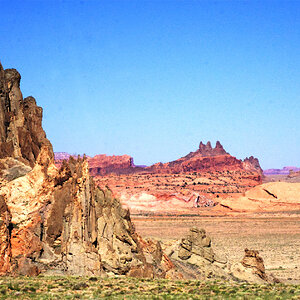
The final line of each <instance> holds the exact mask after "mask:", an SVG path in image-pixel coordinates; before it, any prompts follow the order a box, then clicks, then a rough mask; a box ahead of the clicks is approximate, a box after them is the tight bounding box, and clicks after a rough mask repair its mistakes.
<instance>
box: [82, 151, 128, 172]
mask: <svg viewBox="0 0 300 300" xmlns="http://www.w3.org/2000/svg"><path fill="white" fill-rule="evenodd" d="M88 162H89V170H90V174H91V175H92V176H95V175H106V174H112V173H115V174H122V173H128V172H130V171H131V169H132V168H134V164H133V158H132V157H131V156H129V155H113V156H107V155H105V154H102V155H95V156H94V157H91V158H89V159H88Z"/></svg>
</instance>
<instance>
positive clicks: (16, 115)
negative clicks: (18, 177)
mask: <svg viewBox="0 0 300 300" xmlns="http://www.w3.org/2000/svg"><path fill="white" fill-rule="evenodd" d="M20 80H21V75H20V74H19V72H18V71H17V70H15V69H6V70H4V69H3V67H2V65H1V63H0V158H4V157H13V158H16V159H19V160H21V161H22V162H24V163H25V164H27V165H30V166H31V167H32V166H33V165H34V163H35V161H36V158H37V157H38V155H39V152H40V150H41V147H42V146H43V145H47V146H48V147H49V148H52V146H51V143H50V142H49V140H48V139H47V138H46V134H45V132H44V130H43V128H42V115H43V110H42V108H41V107H38V106H37V105H36V101H35V99H34V98H33V97H27V98H25V99H23V95H22V93H21V90H20Z"/></svg>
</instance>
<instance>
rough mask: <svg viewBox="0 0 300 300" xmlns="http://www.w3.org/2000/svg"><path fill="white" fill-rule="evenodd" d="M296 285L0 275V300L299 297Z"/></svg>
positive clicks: (298, 287)
mask: <svg viewBox="0 0 300 300" xmlns="http://www.w3.org/2000/svg"><path fill="white" fill-rule="evenodd" d="M299 297H300V286H299V285H298V286H297V285H283V284H276V285H254V284H245V283H236V284H230V285H229V284H226V283H224V282H210V283H204V282H200V281H193V280H185V281H171V280H165V279H136V278H125V277H118V278H104V279H103V278H98V277H70V276H64V277H62V276H60V277H42V276H38V277H34V278H32V277H29V278H26V277H15V278H13V277H2V278H1V279H0V299H17V298H18V299H105V298H106V299H299Z"/></svg>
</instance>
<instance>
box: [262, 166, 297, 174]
mask: <svg viewBox="0 0 300 300" xmlns="http://www.w3.org/2000/svg"><path fill="white" fill-rule="evenodd" d="M263 172H264V175H289V174H290V173H291V172H300V168H298V167H283V168H282V169H267V170H264V171H263Z"/></svg>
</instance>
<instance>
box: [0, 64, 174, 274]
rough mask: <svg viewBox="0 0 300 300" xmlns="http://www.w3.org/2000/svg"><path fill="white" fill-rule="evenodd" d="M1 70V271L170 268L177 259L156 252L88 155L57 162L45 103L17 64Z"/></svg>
mask: <svg viewBox="0 0 300 300" xmlns="http://www.w3.org/2000/svg"><path fill="white" fill-rule="evenodd" d="M0 71H1V72H0V76H1V77H0V79H1V80H0V86H1V110H0V120H1V122H0V124H1V125H0V130H1V131H2V132H1V138H2V140H1V146H0V147H1V157H2V159H1V160H0V165H1V166H2V171H1V177H2V178H1V181H0V274H16V275H17V274H19V275H31V276H33V275H37V274H39V273H41V272H43V273H49V274H60V273H64V274H77V275H92V274H93V275H99V274H102V273H106V274H107V273H108V274H109V273H113V274H132V275H135V274H137V275H138V276H148V277H149V276H150V277H165V276H167V273H168V271H169V270H170V269H172V268H173V265H172V263H171V262H170V261H168V260H167V258H166V257H165V256H164V254H163V253H162V250H161V248H160V247H159V245H156V244H153V245H152V246H151V248H152V250H153V251H152V252H151V251H150V252H149V245H148V244H146V246H145V243H144V241H143V239H142V238H141V237H139V236H138V235H137V234H136V233H135V230H134V227H133V225H132V223H131V220H130V215H129V211H128V210H125V209H123V208H122V206H121V204H120V202H119V201H118V200H117V199H115V198H114V196H113V195H112V193H111V191H110V190H109V189H107V188H105V189H100V188H98V187H95V184H94V182H93V179H92V178H91V177H90V175H89V167H88V161H87V158H86V157H83V158H80V157H79V158H78V159H74V158H73V157H70V158H69V161H68V162H67V161H64V162H62V165H61V168H60V169H58V168H57V167H56V166H55V164H54V155H53V151H52V146H51V144H50V142H49V141H48V140H47V139H46V136H45V133H44V131H43V130H42V127H41V122H42V110H41V108H39V107H37V106H36V103H35V100H34V99H33V98H32V97H29V98H26V99H25V100H24V101H23V98H22V94H21V92H20V89H19V82H20V75H19V73H18V72H17V71H16V70H5V71H4V70H3V68H2V66H1V70H0ZM28 165H30V166H28ZM147 245H148V246H147ZM152 256H153V258H152ZM151 259H152V260H151ZM148 261H155V264H151V263H149V262H148Z"/></svg>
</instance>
